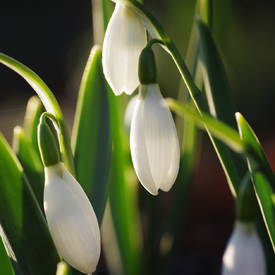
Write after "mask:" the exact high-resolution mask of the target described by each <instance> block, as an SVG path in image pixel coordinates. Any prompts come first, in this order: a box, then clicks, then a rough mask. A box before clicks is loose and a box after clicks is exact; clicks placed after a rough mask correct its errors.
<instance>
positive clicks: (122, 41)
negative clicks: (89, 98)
mask: <svg viewBox="0 0 275 275" xmlns="http://www.w3.org/2000/svg"><path fill="white" fill-rule="evenodd" d="M145 45H146V30H145V28H144V26H143V25H142V23H141V21H140V20H139V19H138V18H137V17H136V16H135V15H133V14H131V13H130V12H129V11H127V10H126V9H124V7H123V5H122V4H119V3H117V4H116V7H115V10H114V13H113V15H112V17H111V19H110V22H109V24H108V27H107V30H106V33H105V38H104V42H103V49H102V64H103V72H104V74H105V78H106V80H107V81H108V83H109V85H110V87H111V88H112V90H113V91H114V93H115V94H116V95H120V94H121V93H122V92H125V93H126V94H131V93H132V92H133V91H134V90H135V89H136V88H137V87H138V85H139V80H138V59H139V55H140V53H141V51H142V49H143V48H144V47H145Z"/></svg>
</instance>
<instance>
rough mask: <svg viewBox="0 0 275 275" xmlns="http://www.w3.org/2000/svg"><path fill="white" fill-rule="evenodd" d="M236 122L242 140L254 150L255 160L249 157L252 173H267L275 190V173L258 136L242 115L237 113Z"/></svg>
mask: <svg viewBox="0 0 275 275" xmlns="http://www.w3.org/2000/svg"><path fill="white" fill-rule="evenodd" d="M236 120H237V123H238V128H239V133H240V136H241V139H242V140H243V141H245V142H246V143H247V144H248V145H249V146H250V147H251V148H252V150H253V158H251V157H249V164H250V168H251V170H252V172H254V171H257V170H261V171H262V172H263V173H265V175H266V177H267V178H268V180H269V181H270V183H271V184H272V186H273V187H272V188H273V190H275V176H274V172H273V170H272V168H271V166H270V163H269V161H268V159H267V157H266V155H265V153H264V150H263V148H262V146H261V144H260V142H259V140H258V138H257V136H256V135H255V133H254V132H253V130H252V129H251V127H250V126H249V124H248V123H247V121H246V120H245V119H244V117H243V116H242V115H241V114H240V113H236Z"/></svg>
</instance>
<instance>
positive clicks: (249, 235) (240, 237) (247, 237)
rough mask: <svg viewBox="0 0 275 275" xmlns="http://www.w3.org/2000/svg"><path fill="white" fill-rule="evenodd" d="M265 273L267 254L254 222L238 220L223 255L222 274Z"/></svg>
mask: <svg viewBox="0 0 275 275" xmlns="http://www.w3.org/2000/svg"><path fill="white" fill-rule="evenodd" d="M265 274H266V263H265V255H264V251H263V247H262V244H261V240H260V238H259V235H258V233H257V231H256V228H255V225H254V223H253V222H242V221H237V222H236V223H235V226H234V230H233V234H232V235H231V237H230V239H229V241H228V244H227V247H226V250H225V253H224V255H223V266H222V275H265Z"/></svg>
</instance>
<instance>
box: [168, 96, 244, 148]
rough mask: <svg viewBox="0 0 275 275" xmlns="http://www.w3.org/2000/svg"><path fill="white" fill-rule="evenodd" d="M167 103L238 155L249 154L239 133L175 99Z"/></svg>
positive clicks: (173, 109)
mask: <svg viewBox="0 0 275 275" xmlns="http://www.w3.org/2000/svg"><path fill="white" fill-rule="evenodd" d="M166 102H167V104H168V106H169V107H170V109H171V110H172V111H174V112H176V113H177V114H178V115H181V116H183V117H185V118H186V119H188V120H191V121H193V122H194V123H195V124H196V125H197V127H199V128H201V129H203V130H205V129H206V130H208V131H209V132H210V133H211V134H212V135H213V136H215V137H216V138H218V139H220V140H221V141H222V142H224V143H225V144H227V145H228V146H229V147H230V148H231V149H232V150H234V151H236V152H237V153H245V152H247V150H248V148H247V146H246V144H245V143H244V142H243V141H242V140H241V139H240V137H239V134H238V132H237V131H236V130H234V129H233V128H232V127H230V126H228V125H226V124H224V123H223V122H221V121H219V120H217V119H215V118H213V117H212V116H210V115H207V114H205V113H202V114H201V115H200V114H199V113H198V112H197V111H195V110H193V109H192V108H190V107H188V106H184V105H183V104H181V103H179V102H178V101H176V100H174V99H171V98H169V99H166Z"/></svg>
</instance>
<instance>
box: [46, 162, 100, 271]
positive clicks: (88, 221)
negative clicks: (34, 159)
mask: <svg viewBox="0 0 275 275" xmlns="http://www.w3.org/2000/svg"><path fill="white" fill-rule="evenodd" d="M44 210H45V214H46V219H47V222H48V225H49V229H50V232H51V235H52V238H53V241H54V243H55V245H56V247H57V249H58V251H59V253H60V254H61V256H62V257H63V258H64V260H65V261H66V262H68V263H69V264H70V265H71V266H72V267H74V268H76V269H78V270H79V271H81V272H83V273H86V274H92V273H93V272H94V271H95V269H96V266H97V263H98V260H99V256H100V231H99V226H98V222H97V218H96V215H95V213H94V210H93V207H92V205H91V203H90V201H89V199H88V198H87V196H86V194H85V193H84V191H83V189H82V187H81V186H80V185H79V183H78V182H77V181H76V180H75V178H74V177H73V176H72V175H71V174H70V173H69V172H68V171H67V169H66V168H65V167H64V165H63V163H61V162H59V163H58V164H56V165H53V166H48V167H45V190H44Z"/></svg>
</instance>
